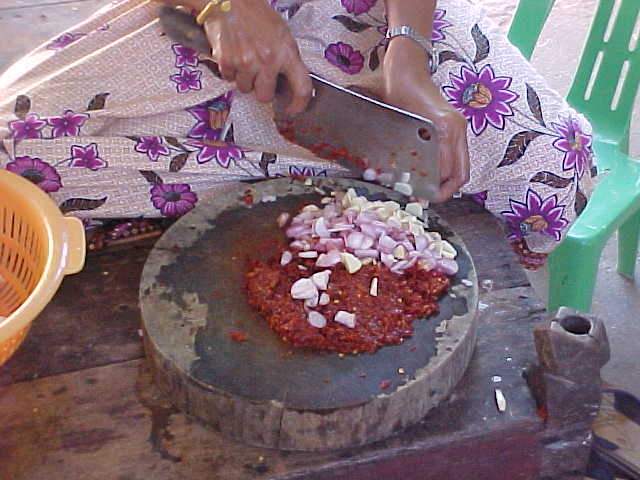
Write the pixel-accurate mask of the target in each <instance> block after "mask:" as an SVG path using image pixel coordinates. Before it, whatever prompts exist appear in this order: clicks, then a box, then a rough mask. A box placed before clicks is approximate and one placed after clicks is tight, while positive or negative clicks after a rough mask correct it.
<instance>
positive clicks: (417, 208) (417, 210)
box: [404, 202, 423, 217]
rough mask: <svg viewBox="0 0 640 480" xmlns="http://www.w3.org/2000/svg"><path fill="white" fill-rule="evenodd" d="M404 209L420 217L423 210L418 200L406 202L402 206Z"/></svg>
mask: <svg viewBox="0 0 640 480" xmlns="http://www.w3.org/2000/svg"><path fill="white" fill-rule="evenodd" d="M404 210H405V212H407V213H409V214H411V215H413V216H414V217H421V216H422V212H423V209H422V205H420V203H418V202H410V203H407V206H406V207H404Z"/></svg>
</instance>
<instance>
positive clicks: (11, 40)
mask: <svg viewBox="0 0 640 480" xmlns="http://www.w3.org/2000/svg"><path fill="white" fill-rule="evenodd" d="M108 1H109V0H75V1H74V0H3V1H2V2H1V3H0V32H2V34H3V35H2V36H3V42H1V43H0V72H2V71H3V70H4V69H5V68H7V67H8V66H9V64H10V63H11V62H12V61H14V60H15V59H17V58H19V57H20V56H21V55H23V54H25V53H27V52H28V51H29V50H31V49H32V48H34V47H35V46H36V45H38V44H39V43H40V42H43V41H45V40H47V39H48V38H50V37H52V36H54V35H55V34H56V33H58V32H60V31H62V30H64V29H66V28H69V27H71V26H72V25H74V24H75V23H77V22H79V21H80V20H81V19H83V18H84V17H86V16H88V15H89V14H90V13H91V12H92V11H94V10H95V9H97V8H98V7H99V6H100V5H103V4H106V3H108ZM477 1H478V3H481V4H483V5H485V7H486V8H487V11H488V13H489V15H490V16H492V17H493V18H494V19H495V20H496V21H497V22H498V24H499V25H501V26H502V27H503V28H505V29H506V28H508V26H509V23H510V19H511V15H512V13H513V11H514V6H515V5H516V4H517V0H477ZM596 4H597V0H557V2H556V7H555V10H554V12H553V13H552V17H551V19H550V21H549V22H548V24H547V27H546V28H545V31H544V32H543V37H542V39H541V42H540V44H539V48H538V50H537V51H536V53H535V55H534V59H533V62H534V64H535V65H536V66H537V67H538V69H539V70H540V71H541V72H542V74H543V75H544V76H545V77H546V78H547V79H548V81H549V82H550V84H551V85H552V86H553V87H555V88H556V89H557V90H558V91H559V92H561V93H563V94H564V93H566V92H567V90H568V88H569V84H570V80H571V76H572V75H573V71H574V70H575V68H576V66H577V58H578V56H579V54H580V50H581V48H582V40H583V39H584V37H585V35H586V31H587V29H588V27H589V23H590V20H591V17H592V15H593V12H594V9H595V6H596ZM636 114H637V115H636V116H638V115H640V108H636ZM639 125H640V124H639V123H638V122H637V121H634V127H633V132H632V152H633V153H635V154H636V155H638V156H640V145H638V143H637V140H638V138H640V136H639V135H638V133H640V128H639ZM634 140H636V141H634ZM616 254H617V251H616V243H615V239H612V241H611V242H609V244H608V245H607V247H606V248H605V251H604V256H603V261H602V265H601V270H600V274H599V277H598V284H597V291H596V296H595V304H594V312H595V313H596V314H598V315H600V316H601V317H602V318H603V319H604V320H605V321H606V324H607V329H608V333H609V337H610V342H611V346H612V359H611V361H610V363H609V364H608V365H607V366H606V367H605V377H606V379H607V380H608V381H610V382H612V383H615V384H618V385H621V386H623V387H625V388H627V389H629V390H631V391H632V392H634V393H635V394H637V395H640V367H639V366H638V357H639V354H638V351H639V349H638V346H637V345H638V343H639V342H640V314H639V313H638V312H640V294H639V287H638V284H637V283H633V282H631V281H628V280H625V279H624V278H622V277H620V276H619V275H618V274H617V273H616V271H615V263H616ZM636 280H637V281H639V282H640V273H639V274H637V275H636Z"/></svg>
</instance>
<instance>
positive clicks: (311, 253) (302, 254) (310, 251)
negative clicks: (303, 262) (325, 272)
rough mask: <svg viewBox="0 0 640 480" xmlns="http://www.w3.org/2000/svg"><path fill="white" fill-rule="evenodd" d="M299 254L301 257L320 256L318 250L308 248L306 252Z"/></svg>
mask: <svg viewBox="0 0 640 480" xmlns="http://www.w3.org/2000/svg"><path fill="white" fill-rule="evenodd" d="M298 256H299V257H300V258H318V252H316V251H315V250H308V251H304V252H299V253H298Z"/></svg>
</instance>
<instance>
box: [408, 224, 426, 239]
mask: <svg viewBox="0 0 640 480" xmlns="http://www.w3.org/2000/svg"><path fill="white" fill-rule="evenodd" d="M409 231H410V232H411V233H412V234H413V236H414V237H417V236H419V235H424V227H423V226H422V225H419V224H418V223H412V224H411V225H410V226H409Z"/></svg>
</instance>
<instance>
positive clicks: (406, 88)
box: [383, 37, 470, 203]
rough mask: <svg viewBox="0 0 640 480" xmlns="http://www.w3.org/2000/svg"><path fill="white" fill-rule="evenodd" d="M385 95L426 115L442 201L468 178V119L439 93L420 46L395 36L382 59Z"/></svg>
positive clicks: (436, 199)
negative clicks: (435, 139) (435, 143)
mask: <svg viewBox="0 0 640 480" xmlns="http://www.w3.org/2000/svg"><path fill="white" fill-rule="evenodd" d="M383 87H384V99H385V101H386V102H387V103H390V104H392V105H395V106H397V107H400V108H402V109H404V110H408V111H409V112H413V113H416V114H418V115H422V116H424V117H426V118H429V119H430V120H431V121H432V122H433V124H434V126H435V128H436V130H437V132H438V136H439V140H440V159H439V164H440V180H441V183H440V192H439V194H438V196H437V197H436V198H434V199H433V201H434V202H436V203H438V202H444V201H446V200H448V199H449V198H450V197H451V196H452V195H453V194H455V193H456V192H458V191H459V190H460V188H461V187H462V186H463V185H464V184H466V183H467V182H468V181H469V170H470V165H469V148H468V145H467V120H466V119H465V118H464V116H462V114H461V113H460V112H459V111H457V110H456V109H455V108H454V107H453V106H452V105H451V104H450V103H449V102H448V101H446V100H445V99H444V98H443V97H442V95H441V94H440V89H439V88H438V87H437V86H436V85H435V84H434V83H433V81H432V79H431V74H430V73H429V71H428V68H427V62H426V56H425V52H424V50H422V47H420V46H419V45H418V44H416V43H415V42H414V41H413V40H411V39H407V38H402V37H396V38H394V39H392V40H391V41H390V42H389V45H388V48H387V52H386V53H385V57H384V63H383Z"/></svg>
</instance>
